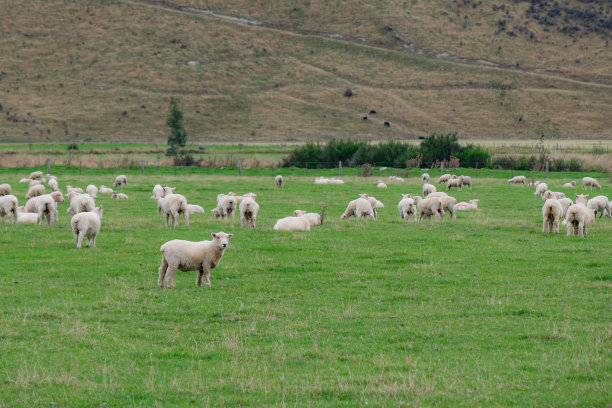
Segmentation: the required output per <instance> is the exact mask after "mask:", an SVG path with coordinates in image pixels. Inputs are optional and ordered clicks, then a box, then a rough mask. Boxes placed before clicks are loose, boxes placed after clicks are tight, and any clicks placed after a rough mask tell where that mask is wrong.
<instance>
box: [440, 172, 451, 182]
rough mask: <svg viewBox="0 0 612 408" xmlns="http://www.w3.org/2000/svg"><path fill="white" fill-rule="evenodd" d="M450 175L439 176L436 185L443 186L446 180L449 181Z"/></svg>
mask: <svg viewBox="0 0 612 408" xmlns="http://www.w3.org/2000/svg"><path fill="white" fill-rule="evenodd" d="M451 176H452V175H451V174H443V175H441V176H440V178H439V179H438V184H444V183H446V182H447V181H448V180H450V179H451Z"/></svg>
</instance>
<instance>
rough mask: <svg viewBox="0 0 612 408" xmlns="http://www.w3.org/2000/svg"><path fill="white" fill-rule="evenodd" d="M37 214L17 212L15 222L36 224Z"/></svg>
mask: <svg viewBox="0 0 612 408" xmlns="http://www.w3.org/2000/svg"><path fill="white" fill-rule="evenodd" d="M37 223H38V214H36V213H26V212H24V213H22V212H18V213H17V224H37Z"/></svg>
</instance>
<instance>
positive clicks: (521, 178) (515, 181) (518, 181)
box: [508, 176, 526, 185]
mask: <svg viewBox="0 0 612 408" xmlns="http://www.w3.org/2000/svg"><path fill="white" fill-rule="evenodd" d="M525 181H526V180H525V176H514V177H512V178H511V179H510V180H508V184H523V185H525Z"/></svg>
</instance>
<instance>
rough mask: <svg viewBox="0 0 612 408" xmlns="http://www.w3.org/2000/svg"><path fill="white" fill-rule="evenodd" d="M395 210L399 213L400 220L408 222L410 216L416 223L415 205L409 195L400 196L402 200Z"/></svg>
mask: <svg viewBox="0 0 612 408" xmlns="http://www.w3.org/2000/svg"><path fill="white" fill-rule="evenodd" d="M397 210H398V211H399V213H400V218H401V219H402V220H404V221H408V220H410V216H412V217H413V218H414V220H415V221H416V220H417V219H416V205H415V204H414V200H413V199H412V196H411V195H410V194H402V199H401V200H400V202H399V203H398V204H397Z"/></svg>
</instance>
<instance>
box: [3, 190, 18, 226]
mask: <svg viewBox="0 0 612 408" xmlns="http://www.w3.org/2000/svg"><path fill="white" fill-rule="evenodd" d="M18 206H19V200H17V197H15V196H14V195H12V194H7V195H3V196H0V219H2V222H4V217H9V216H12V217H13V223H16V222H17V207H18Z"/></svg>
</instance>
